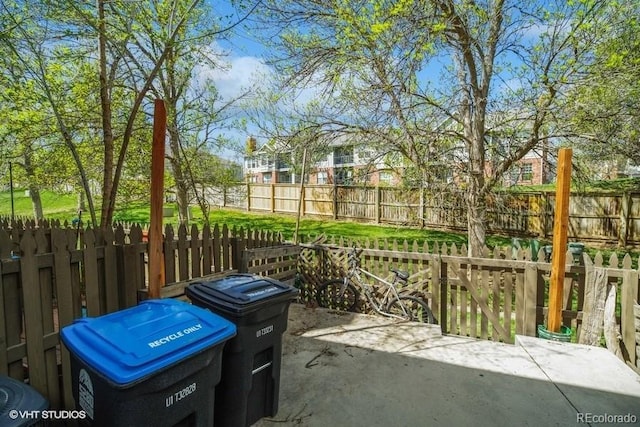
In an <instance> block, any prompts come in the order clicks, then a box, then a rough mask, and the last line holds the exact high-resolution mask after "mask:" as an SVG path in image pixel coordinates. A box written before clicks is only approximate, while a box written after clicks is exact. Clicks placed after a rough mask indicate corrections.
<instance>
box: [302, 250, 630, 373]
mask: <svg viewBox="0 0 640 427" xmlns="http://www.w3.org/2000/svg"><path fill="white" fill-rule="evenodd" d="M354 243H355V244H356V245H357V246H359V247H361V248H363V249H364V250H363V253H362V258H361V266H362V268H364V269H365V270H367V271H370V272H372V273H374V274H376V275H378V276H380V277H386V278H388V279H390V278H391V274H390V273H389V271H390V269H391V268H397V269H401V270H405V271H407V272H408V273H409V274H410V278H409V283H410V285H409V286H410V290H411V291H412V292H413V293H417V294H420V295H422V296H423V297H424V298H425V299H427V300H428V301H429V304H430V306H431V308H432V310H433V312H434V315H435V317H436V319H437V320H438V323H439V324H440V325H441V327H442V331H443V333H448V334H457V335H463V336H469V337H474V338H480V339H491V340H494V341H502V342H508V343H512V342H514V339H515V335H516V334H520V335H528V336H536V332H537V326H538V325H541V324H545V325H546V317H547V312H548V287H549V286H548V284H549V278H550V271H551V264H549V263H547V262H538V261H532V258H535V257H532V256H531V255H532V254H531V252H530V251H528V250H527V251H523V250H521V251H519V252H518V253H517V254H516V256H515V257H513V253H512V250H511V248H507V249H505V250H501V249H498V248H496V249H495V250H494V251H489V250H486V251H485V254H484V256H483V257H479V258H470V257H467V256H465V255H464V254H466V251H467V249H466V248H465V247H464V246H463V247H462V248H460V249H458V248H457V247H456V245H450V246H447V245H441V246H440V245H438V244H435V245H433V246H432V247H429V246H428V245H427V244H425V245H418V244H417V243H415V242H414V243H413V244H411V245H410V244H408V243H407V242H406V241H405V242H402V243H398V242H395V241H394V242H386V244H385V242H378V241H375V242H368V241H365V242H351V241H344V240H339V241H338V242H335V241H333V242H331V243H329V244H318V243H312V244H306V245H303V246H304V248H305V249H304V250H303V251H302V253H301V254H300V263H299V267H298V269H299V275H300V282H301V283H302V284H303V286H302V298H303V300H305V301H306V302H307V303H308V304H314V295H315V288H316V286H318V285H319V284H321V283H323V282H324V281H326V280H329V279H331V278H336V277H342V276H344V274H345V271H346V268H347V264H346V251H347V250H348V248H349V247H351V246H352V245H353V244H354ZM537 255H538V257H537V258H535V259H540V260H543V259H544V253H543V252H542V251H540V253H539V254H537ZM567 259H568V260H573V257H572V256H571V254H567ZM596 275H599V276H600V277H602V278H603V280H604V283H605V284H606V286H608V287H615V288H616V290H617V295H618V298H617V299H616V301H615V304H616V313H617V319H616V320H617V324H618V325H621V326H620V333H621V336H622V339H621V342H620V345H621V346H622V347H623V348H624V349H625V351H626V352H627V353H626V355H627V356H626V358H627V360H628V361H629V362H630V363H631V364H633V365H634V366H635V367H637V368H640V359H637V357H638V356H639V355H637V354H636V345H637V344H638V343H637V342H636V340H637V336H636V334H635V325H634V315H633V305H634V303H637V301H639V300H640V293H639V287H638V270H636V269H634V268H633V267H632V259H631V257H630V256H629V255H628V254H627V255H625V256H624V258H623V260H622V262H620V260H619V259H618V257H617V255H616V254H613V255H612V256H611V258H610V259H609V260H608V263H605V262H604V260H603V258H602V256H601V255H600V254H598V255H596V256H595V258H594V259H593V260H592V259H591V258H589V256H588V255H587V254H586V253H585V254H583V260H582V261H581V262H579V263H577V264H573V263H569V264H568V265H567V268H566V273H565V280H564V305H563V310H562V318H563V324H564V325H566V326H569V327H571V328H572V330H573V331H574V333H575V336H579V335H580V334H581V332H582V325H583V317H584V311H585V306H584V305H585V287H586V285H587V284H588V283H589V282H590V281H591V282H592V281H593V280H594V277H595V276H596ZM603 304H604V302H603ZM601 332H602V331H601ZM574 340H575V338H574Z"/></svg>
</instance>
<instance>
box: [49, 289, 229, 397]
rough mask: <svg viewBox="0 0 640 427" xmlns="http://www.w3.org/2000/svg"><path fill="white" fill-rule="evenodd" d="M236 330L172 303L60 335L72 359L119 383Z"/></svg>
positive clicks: (86, 321) (152, 303) (84, 322)
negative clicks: (72, 356) (75, 357)
mask: <svg viewBox="0 0 640 427" xmlns="http://www.w3.org/2000/svg"><path fill="white" fill-rule="evenodd" d="M235 334H236V326H235V325H234V324H233V323H231V322H229V321H228V320H226V319H224V318H222V317H220V316H218V315H216V314H214V313H212V312H210V311H208V310H205V309H203V308H199V307H196V306H194V305H191V304H188V303H186V302H183V301H178V300H173V299H161V300H146V301H144V302H142V303H140V304H139V305H137V306H135V307H131V308H128V309H125V310H122V311H117V312H115V313H110V314H107V315H104V316H100V317H94V318H89V317H87V318H82V319H78V320H76V321H74V323H72V324H71V325H69V326H66V327H65V328H63V329H62V331H61V337H62V341H63V342H64V344H65V345H66V346H67V347H68V349H69V351H71V352H72V353H73V354H74V355H75V356H77V357H78V358H79V359H80V360H81V361H82V362H84V363H86V364H87V365H88V366H89V367H91V368H92V369H93V370H95V371H97V372H99V373H100V374H102V375H104V376H105V377H106V378H107V379H109V380H110V381H112V382H114V383H116V384H119V385H125V384H129V383H132V382H135V381H137V380H139V379H142V378H144V377H146V376H149V375H152V374H154V373H156V372H158V371H160V370H162V369H163V368H166V367H168V366H171V365H173V364H175V363H177V362H179V361H181V360H183V359H185V358H187V357H189V356H191V355H194V354H196V353H199V352H200V351H204V350H206V349H208V348H211V347H214V346H215V345H216V344H220V343H223V342H225V341H226V340H228V339H230V338H232V337H233V336H235Z"/></svg>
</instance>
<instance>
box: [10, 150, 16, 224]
mask: <svg viewBox="0 0 640 427" xmlns="http://www.w3.org/2000/svg"><path fill="white" fill-rule="evenodd" d="M9 189H10V192H11V221H15V219H16V209H15V205H14V203H13V163H11V162H9Z"/></svg>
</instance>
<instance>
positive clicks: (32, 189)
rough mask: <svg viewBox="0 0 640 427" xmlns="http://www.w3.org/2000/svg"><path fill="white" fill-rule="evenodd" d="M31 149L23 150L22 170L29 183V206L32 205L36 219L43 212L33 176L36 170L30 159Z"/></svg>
mask: <svg viewBox="0 0 640 427" xmlns="http://www.w3.org/2000/svg"><path fill="white" fill-rule="evenodd" d="M31 155H32V151H31V149H27V150H25V152H24V164H23V167H24V172H25V175H26V176H27V182H28V183H29V185H28V187H29V197H30V198H31V206H32V207H33V217H34V218H35V219H36V220H40V219H43V218H44V212H43V211H42V199H41V198H40V188H39V187H38V185H37V184H36V181H35V179H36V178H35V176H36V172H35V170H34V168H33V162H32V161H31V160H32V159H31Z"/></svg>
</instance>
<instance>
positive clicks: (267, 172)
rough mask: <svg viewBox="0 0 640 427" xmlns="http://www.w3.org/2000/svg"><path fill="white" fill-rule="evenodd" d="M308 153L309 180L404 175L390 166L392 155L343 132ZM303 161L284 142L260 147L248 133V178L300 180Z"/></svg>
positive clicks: (384, 179) (395, 179)
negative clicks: (381, 155)
mask: <svg viewBox="0 0 640 427" xmlns="http://www.w3.org/2000/svg"><path fill="white" fill-rule="evenodd" d="M298 157H300V156H298ZM309 157H310V158H311V162H310V163H309V165H308V166H307V168H308V172H307V173H306V174H305V175H306V182H307V183H308V184H337V185H351V184H368V185H396V184H398V183H399V182H400V180H401V179H402V176H401V173H398V172H397V167H391V166H389V161H390V160H393V159H392V158H390V157H387V158H385V159H380V158H378V156H377V153H376V152H375V151H374V150H372V149H370V148H367V147H366V146H365V144H363V143H362V142H357V141H355V140H354V138H353V137H351V138H350V137H348V136H344V135H342V136H339V137H337V138H333V139H331V140H328V141H327V143H326V144H324V145H323V146H322V147H321V148H320V149H318V150H315V151H314V152H313V153H309ZM301 162H302V161H301V159H300V158H296V156H295V154H294V153H292V150H291V149H290V148H289V147H287V146H286V145H284V144H282V143H278V142H274V141H270V142H269V143H266V144H264V145H262V146H261V147H260V148H257V141H256V139H255V138H254V137H249V138H248V140H247V154H246V155H245V158H244V177H245V181H246V182H249V183H259V184H275V183H278V184H282V183H287V184H293V183H299V182H300V174H301V173H302V171H301V166H302V164H301ZM394 166H396V165H394ZM400 166H401V165H400ZM400 169H402V167H400Z"/></svg>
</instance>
